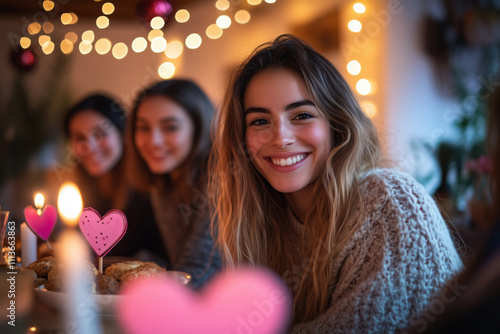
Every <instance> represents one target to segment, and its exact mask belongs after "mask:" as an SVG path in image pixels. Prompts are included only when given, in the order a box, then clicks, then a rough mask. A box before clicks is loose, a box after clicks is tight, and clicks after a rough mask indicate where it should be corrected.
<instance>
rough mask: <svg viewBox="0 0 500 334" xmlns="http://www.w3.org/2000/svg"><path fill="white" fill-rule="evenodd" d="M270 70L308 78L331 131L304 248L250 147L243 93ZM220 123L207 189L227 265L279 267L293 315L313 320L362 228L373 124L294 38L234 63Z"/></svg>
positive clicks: (328, 67)
mask: <svg viewBox="0 0 500 334" xmlns="http://www.w3.org/2000/svg"><path fill="white" fill-rule="evenodd" d="M273 68H278V69H287V70H291V71H293V72H295V73H297V74H298V75H299V76H300V78H302V80H303V81H304V83H305V85H306V87H307V90H308V92H309V94H310V96H311V97H312V100H313V102H314V104H315V106H316V108H317V109H318V110H320V112H321V113H322V114H323V115H324V117H325V118H326V119H327V120H328V122H329V125H330V128H331V131H330V132H331V134H332V135H331V138H325V140H330V141H331V143H332V147H333V149H332V150H331V152H330V154H329V158H328V160H327V163H326V165H325V166H324V168H323V170H322V172H321V175H320V177H318V178H317V180H316V181H315V184H314V187H315V190H314V193H315V194H317V195H316V196H317V197H316V198H315V199H314V203H315V206H314V207H313V208H312V209H311V211H310V212H309V213H308V215H307V217H306V219H305V221H304V234H303V236H302V239H300V242H299V244H297V240H296V238H295V239H294V231H292V229H293V228H292V227H291V224H290V223H289V219H288V217H289V215H288V214H287V203H286V201H285V198H284V196H283V194H282V193H280V192H278V191H276V190H275V189H273V188H272V187H271V186H270V185H269V183H267V181H266V180H265V179H264V178H263V177H262V176H261V175H260V174H259V172H258V171H257V170H256V168H255V167H254V166H253V164H252V162H251V158H250V156H249V154H248V152H247V149H246V144H245V122H244V113H243V111H244V104H243V101H244V95H245V91H246V89H247V86H248V84H249V82H250V81H251V80H252V78H253V77H254V76H255V75H256V74H257V73H260V72H261V71H263V70H266V69H273ZM214 121H215V123H214V131H213V135H214V144H213V149H212V153H211V156H210V162H209V163H210V166H209V177H210V182H209V185H210V193H211V194H212V195H213V196H214V197H213V201H212V204H213V206H214V218H215V217H217V219H218V223H217V225H215V224H214V225H213V228H214V232H215V234H216V235H217V244H218V246H219V248H220V251H221V254H222V257H223V259H224V260H225V263H226V265H227V266H229V267H235V266H237V265H240V264H254V265H264V266H267V267H269V268H271V269H273V270H274V271H276V272H277V273H278V274H280V275H281V276H282V278H283V279H284V280H285V281H286V282H287V283H288V285H289V287H290V289H291V290H292V293H293V295H294V321H295V322H296V323H299V322H304V321H307V320H311V319H314V318H315V317H317V316H318V315H319V314H321V313H322V312H324V311H325V310H326V309H327V308H328V305H329V299H330V296H329V294H328V285H329V284H330V283H331V282H332V280H333V277H332V275H333V274H334V273H333V268H332V266H333V259H334V257H335V255H336V254H337V253H338V251H339V249H340V248H342V246H343V245H344V244H345V242H346V239H347V238H348V237H349V236H350V235H351V233H352V232H353V230H354V228H355V226H356V224H358V222H356V221H352V219H350V217H352V216H356V215H354V214H353V213H354V210H359V209H360V208H362V207H363V206H362V203H361V201H362V196H361V194H360V191H359V187H358V181H359V178H360V176H361V174H362V173H363V172H365V171H367V170H370V169H372V168H374V167H375V166H377V165H378V164H379V161H380V148H379V143H378V139H377V135H376V131H375V128H374V126H373V124H372V122H371V121H370V120H369V119H368V118H367V117H366V116H365V114H364V113H363V111H362V110H361V108H360V107H359V105H358V103H357V102H356V99H355V98H354V96H353V94H352V92H351V90H350V88H349V86H348V84H347V83H346V81H345V80H344V78H343V77H342V76H341V74H340V73H339V72H338V71H337V70H336V69H335V67H334V66H333V65H332V64H331V62H329V61H328V60H327V59H326V58H324V57H323V56H322V55H320V54H319V53H318V52H316V51H315V50H314V49H312V48H311V47H310V46H309V45H308V44H306V43H305V42H303V41H301V40H299V39H297V38H296V37H294V36H290V35H282V36H280V37H278V38H277V39H276V40H274V41H273V42H270V43H266V44H263V45H261V46H260V47H258V48H257V49H256V50H255V51H254V52H253V53H252V54H251V55H250V56H249V57H248V58H247V59H246V60H245V61H244V62H243V63H242V64H241V66H239V67H238V68H237V69H236V71H235V72H234V73H233V75H232V78H231V80H230V82H229V85H228V88H227V91H226V95H225V98H224V101H223V105H222V107H221V109H220V110H219V112H218V113H216V117H215V120H214ZM306 235H307V238H306V237H305V236H306ZM297 249H300V252H296V251H295V250H297Z"/></svg>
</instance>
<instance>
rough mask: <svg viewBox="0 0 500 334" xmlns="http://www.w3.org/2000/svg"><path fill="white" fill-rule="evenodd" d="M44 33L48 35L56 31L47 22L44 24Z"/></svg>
mask: <svg viewBox="0 0 500 334" xmlns="http://www.w3.org/2000/svg"><path fill="white" fill-rule="evenodd" d="M43 31H44V32H45V33H46V34H50V33H51V32H53V31H54V25H53V24H52V23H50V22H45V23H44V24H43Z"/></svg>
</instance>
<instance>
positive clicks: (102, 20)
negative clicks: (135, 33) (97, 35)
mask: <svg viewBox="0 0 500 334" xmlns="http://www.w3.org/2000/svg"><path fill="white" fill-rule="evenodd" d="M95 24H96V26H97V28H99V29H106V28H107V27H108V26H109V19H108V17H107V16H104V15H101V16H99V17H98V18H97V19H96V20H95Z"/></svg>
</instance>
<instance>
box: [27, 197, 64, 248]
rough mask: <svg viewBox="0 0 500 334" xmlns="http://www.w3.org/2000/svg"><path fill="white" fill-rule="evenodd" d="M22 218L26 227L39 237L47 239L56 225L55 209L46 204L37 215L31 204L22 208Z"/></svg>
mask: <svg viewBox="0 0 500 334" xmlns="http://www.w3.org/2000/svg"><path fill="white" fill-rule="evenodd" d="M24 219H25V220H26V224H27V225H28V227H29V228H30V229H31V230H32V231H33V232H34V233H35V234H36V235H38V236H39V237H40V238H42V239H43V240H45V241H47V240H48V239H49V237H50V235H51V234H52V231H53V230H54V226H56V221H57V211H56V208H54V207H53V206H52V205H47V206H46V207H45V208H44V209H43V210H42V214H41V215H40V216H39V215H38V214H37V209H35V208H34V207H32V206H27V207H25V208H24Z"/></svg>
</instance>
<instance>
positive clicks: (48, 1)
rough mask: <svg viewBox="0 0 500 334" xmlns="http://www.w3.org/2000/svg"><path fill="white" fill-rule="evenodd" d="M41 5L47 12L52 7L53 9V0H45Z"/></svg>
mask: <svg viewBox="0 0 500 334" xmlns="http://www.w3.org/2000/svg"><path fill="white" fill-rule="evenodd" d="M42 6H43V9H45V10H46V11H47V12H50V11H51V10H52V9H54V2H53V1H51V0H45V1H44V2H43V5H42Z"/></svg>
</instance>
